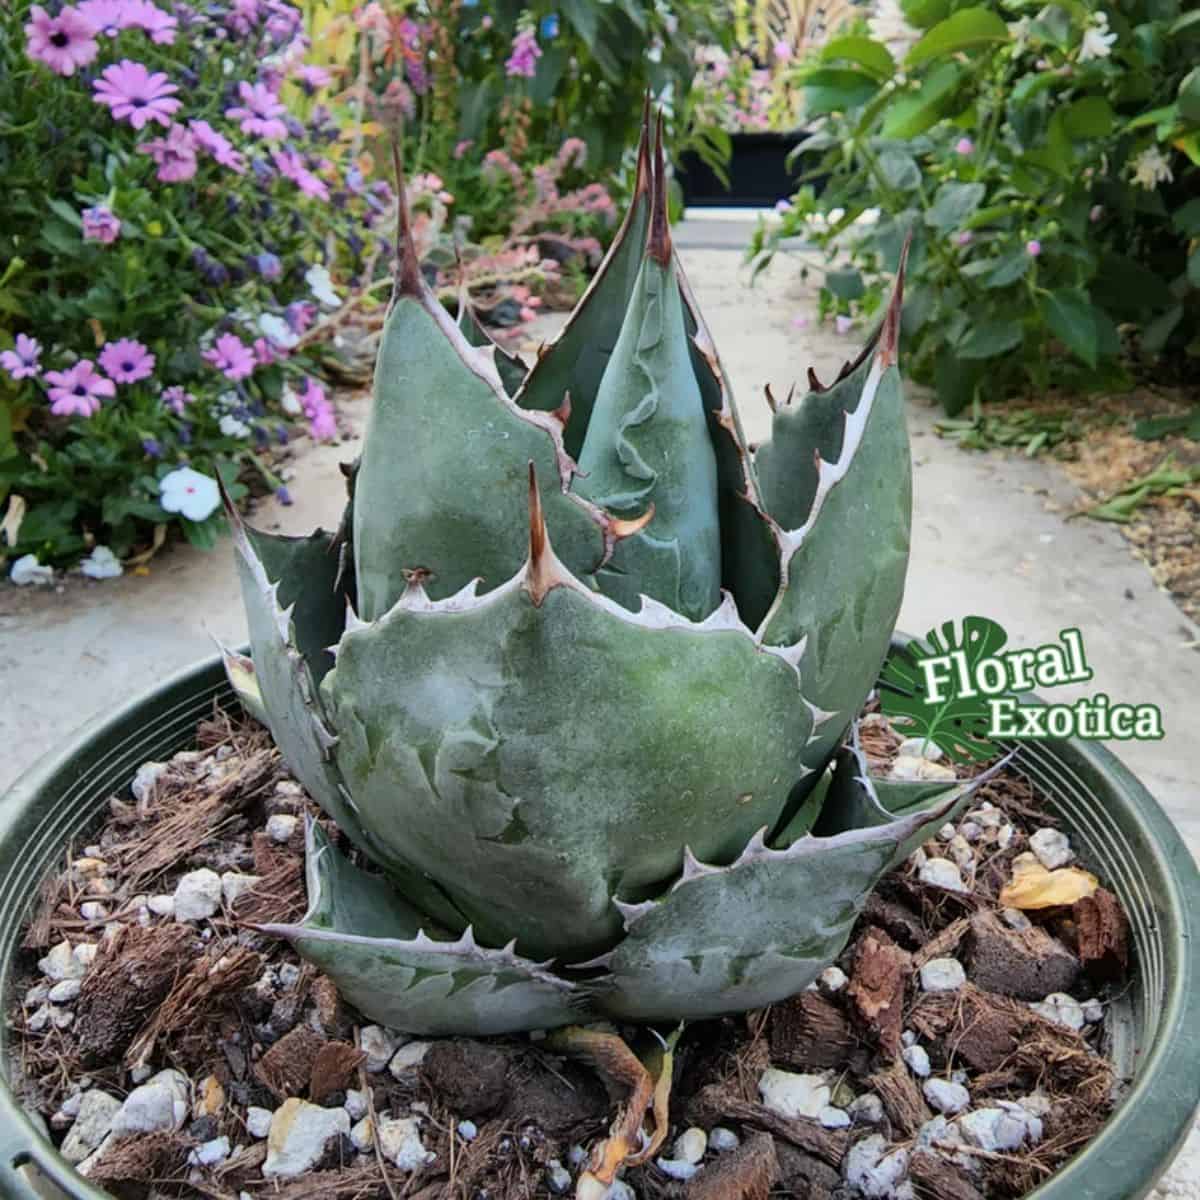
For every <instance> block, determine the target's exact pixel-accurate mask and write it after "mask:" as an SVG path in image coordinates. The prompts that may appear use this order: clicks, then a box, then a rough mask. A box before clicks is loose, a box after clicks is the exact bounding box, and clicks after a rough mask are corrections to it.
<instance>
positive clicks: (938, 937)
mask: <svg viewBox="0 0 1200 1200" xmlns="http://www.w3.org/2000/svg"><path fill="white" fill-rule="evenodd" d="M970 928H971V922H970V920H969V919H968V918H966V917H959V918H958V920H957V921H951V922H950V924H949V925H947V926H946V928H945V929H943V930H941V932H939V933H937V934H935V935H934V936H933V937H931V938H930V939H929V941H927V942H926V943H925V945H923V946H922V947H921V948H920V949H919V950H918V951H917V952H916V953H915V954H914V955H913V956H912V969H913V970H914V971H919V970H920V969H921V968H922V967H923V966H924V965H925V964H926V963H927V962H932V961H933V960H934V959H935V958H946V957H947V956H949V955H953V953H954V951H955V950H957V949H958V943H959V942H961V941H962V940H963V938H964V937H965V936H966V933H967V930H968V929H970ZM1042 995H1045V992H1043V993H1042Z"/></svg>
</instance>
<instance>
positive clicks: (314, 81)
mask: <svg viewBox="0 0 1200 1200" xmlns="http://www.w3.org/2000/svg"><path fill="white" fill-rule="evenodd" d="M332 79H333V76H332V75H331V74H330V73H329V72H328V71H327V70H325V68H324V67H317V66H312V65H311V64H309V65H306V66H303V67H301V68H300V69H299V70H298V71H297V72H296V82H297V83H298V84H299V85H300V86H301V87H302V88H303V89H304V90H305V91H306V92H307V93H308V94H309V95H310V96H311V95H312V94H313V93H314V92H316V91H318V90H319V89H320V88H323V87H325V86H326V85H327V84H329V83H330V82H331V81H332Z"/></svg>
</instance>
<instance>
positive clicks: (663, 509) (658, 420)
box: [575, 147, 721, 620]
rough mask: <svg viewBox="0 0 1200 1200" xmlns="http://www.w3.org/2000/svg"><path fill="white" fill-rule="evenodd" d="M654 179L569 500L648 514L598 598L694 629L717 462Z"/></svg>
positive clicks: (707, 575) (703, 608) (716, 527)
mask: <svg viewBox="0 0 1200 1200" xmlns="http://www.w3.org/2000/svg"><path fill="white" fill-rule="evenodd" d="M659 153H661V147H660V150H659ZM658 157H659V154H656V159H657V158H658ZM659 176H660V173H659V171H658V170H657V169H656V171H655V178H656V187H655V200H654V215H653V220H652V229H651V234H650V246H649V247H648V250H647V253H646V257H645V260H644V261H643V263H642V267H641V270H640V271H639V272H638V277H637V282H636V283H635V284H634V288H633V296H632V298H631V299H630V303H629V309H628V312H627V313H626V316H625V322H624V324H623V325H622V326H621V336H620V337H619V338H618V339H617V345H616V348H615V349H614V350H613V354H612V358H611V359H610V360H609V364H608V367H607V369H606V370H605V372H604V378H603V380H602V381H601V383H600V391H599V393H598V395H597V397H596V406H595V409H594V410H593V412H592V419H591V424H590V425H589V426H588V431H587V436H586V438H585V439H584V443H583V449H582V450H581V451H580V455H579V467H580V472H581V474H580V477H579V479H578V480H577V481H576V483H575V491H576V492H577V493H578V494H580V495H583V496H586V497H587V498H588V499H589V500H592V501H593V502H594V503H596V504H597V505H599V506H601V507H602V508H604V509H606V510H608V511H609V512H612V513H615V514H616V515H618V516H621V517H625V518H627V519H630V520H632V519H636V517H637V516H639V515H640V514H642V513H644V512H646V511H648V510H649V508H650V506H651V505H652V506H653V509H654V518H653V520H652V521H651V522H650V524H649V525H648V526H647V527H646V528H645V529H642V530H640V531H639V532H637V533H635V534H633V535H632V536H631V537H628V538H626V539H625V540H623V541H622V542H621V543H620V545H619V546H617V547H616V549H615V550H614V552H613V556H612V559H611V561H610V562H609V563H608V564H606V565H605V566H604V567H602V568H601V569H600V571H598V572H597V575H596V583H597V585H598V586H599V588H600V590H601V591H602V592H604V594H605V595H606V596H611V597H612V598H613V599H614V600H616V601H617V602H618V603H620V604H623V605H624V606H625V607H626V608H630V609H632V608H636V607H637V604H638V597H639V596H641V595H643V594H645V595H647V596H652V597H653V598H654V599H655V600H658V601H661V602H662V603H664V604H666V605H667V606H668V607H670V608H672V609H674V610H675V611H676V612H678V613H682V614H684V615H685V616H688V617H690V618H691V619H693V620H702V619H703V618H704V617H706V616H708V614H709V613H710V612H712V611H713V609H715V608H716V607H717V604H718V603H719V601H720V591H721V526H720V516H719V512H718V502H717V459H716V453H715V451H714V449H713V445H712V441H711V439H710V437H709V432H708V427H707V421H706V418H705V410H704V399H703V396H702V395H701V392H700V383H699V381H698V379H697V378H696V375H695V374H694V373H693V371H692V367H691V354H690V351H689V341H688V337H687V333H686V330H685V326H684V311H683V300H682V297H681V296H680V293H679V284H678V281H677V279H676V275H675V262H674V255H673V254H672V253H671V246H670V240H669V235H668V234H667V231H666V196H665V185H664V187H663V188H661V189H660V188H659V187H658V186H657V184H658V180H659Z"/></svg>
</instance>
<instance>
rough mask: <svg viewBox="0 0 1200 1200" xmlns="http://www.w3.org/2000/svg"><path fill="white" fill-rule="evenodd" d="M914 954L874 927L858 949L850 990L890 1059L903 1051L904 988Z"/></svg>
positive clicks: (864, 1020) (866, 1025)
mask: <svg viewBox="0 0 1200 1200" xmlns="http://www.w3.org/2000/svg"><path fill="white" fill-rule="evenodd" d="M911 973H912V957H911V955H909V953H908V952H907V951H906V950H902V949H901V948H900V947H899V946H897V945H896V943H895V942H894V941H892V939H891V938H890V937H889V936H888V935H887V934H886V933H884V931H883V930H882V929H879V928H877V927H876V926H871V927H870V928H868V929H867V930H865V931H864V933H863V935H862V936H861V937H860V938H859V939H858V943H857V945H856V946H855V948H854V955H853V959H852V965H851V968H850V982H849V984H848V985H847V988H846V991H847V994H848V995H849V997H850V1000H851V1002H852V1003H853V1006H854V1013H855V1016H856V1017H857V1019H858V1021H859V1024H860V1025H861V1026H862V1027H863V1028H864V1029H865V1030H866V1031H867V1032H868V1033H869V1034H870V1035H871V1036H872V1038H873V1039H874V1040H876V1041H877V1042H878V1043H879V1047H880V1049H881V1050H882V1051H883V1052H884V1054H886V1055H887V1056H888V1057H889V1058H892V1057H895V1056H896V1055H897V1054H899V1053H900V1033H901V1030H902V1027H903V1019H904V990H905V986H906V984H907V983H908V977H909V975H910V974H911Z"/></svg>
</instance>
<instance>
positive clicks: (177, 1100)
mask: <svg viewBox="0 0 1200 1200" xmlns="http://www.w3.org/2000/svg"><path fill="white" fill-rule="evenodd" d="M191 1108H192V1106H191V1084H190V1083H189V1082H188V1078H187V1076H186V1075H184V1074H182V1073H181V1072H179V1071H175V1070H171V1069H169V1068H168V1069H167V1070H165V1071H159V1073H158V1074H157V1075H152V1076H151V1077H150V1078H149V1079H148V1080H147V1081H146V1082H145V1083H143V1084H142V1085H141V1087H136V1088H134V1089H133V1091H132V1092H130V1093H129V1095H128V1096H126V1097H125V1103H124V1104H122V1105H121V1111H120V1112H119V1113H117V1116H116V1119H115V1120H114V1121H113V1127H112V1131H113V1134H114V1136H117V1137H124V1136H126V1135H128V1134H132V1133H154V1132H156V1131H157V1130H160V1129H166V1130H169V1131H171V1132H175V1131H176V1130H179V1129H182V1128H183V1123H184V1121H186V1120H187V1118H188V1113H189V1112H191Z"/></svg>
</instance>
